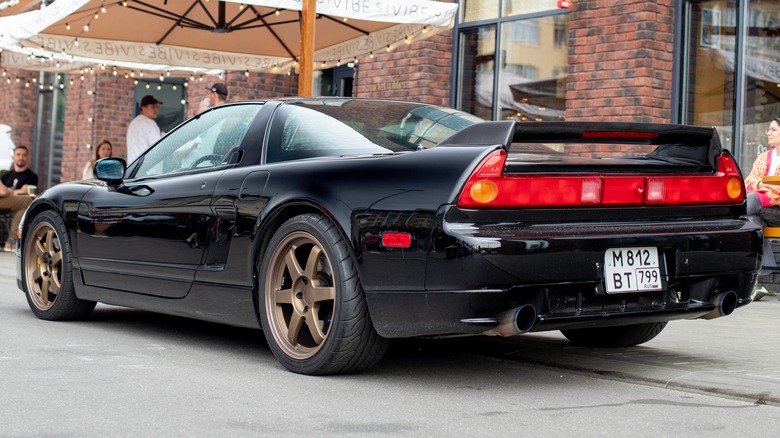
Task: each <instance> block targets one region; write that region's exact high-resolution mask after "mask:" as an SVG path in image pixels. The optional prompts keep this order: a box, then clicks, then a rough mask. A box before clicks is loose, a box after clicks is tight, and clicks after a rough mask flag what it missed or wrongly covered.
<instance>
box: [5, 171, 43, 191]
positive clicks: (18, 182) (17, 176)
mask: <svg viewBox="0 0 780 438" xmlns="http://www.w3.org/2000/svg"><path fill="white" fill-rule="evenodd" d="M2 181H3V184H5V186H6V187H8V188H9V189H11V190H18V189H20V188H21V187H22V186H23V185H25V184H30V185H33V186H37V185H38V175H36V174H35V172H33V171H32V170H30V169H27V170H25V171H24V172H17V171H15V170H12V171H9V172H6V173H5V175H3V177H2Z"/></svg>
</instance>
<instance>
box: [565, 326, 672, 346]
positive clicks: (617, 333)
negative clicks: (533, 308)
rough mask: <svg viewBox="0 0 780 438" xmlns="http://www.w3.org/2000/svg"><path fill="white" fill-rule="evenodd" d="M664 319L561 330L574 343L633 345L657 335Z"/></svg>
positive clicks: (586, 344)
mask: <svg viewBox="0 0 780 438" xmlns="http://www.w3.org/2000/svg"><path fill="white" fill-rule="evenodd" d="M664 327H666V321H663V322H648V323H643V324H631V325H619V326H615V327H596V328H587V329H571V330H561V333H563V336H566V338H567V339H568V340H569V341H571V342H572V343H573V344H574V345H579V346H583V347H596V348H619V347H633V346H635V345H639V344H644V343H645V342H647V341H649V340H651V339H653V338H654V337H656V336H658V335H659V334H660V333H661V331H662V330H663V329H664Z"/></svg>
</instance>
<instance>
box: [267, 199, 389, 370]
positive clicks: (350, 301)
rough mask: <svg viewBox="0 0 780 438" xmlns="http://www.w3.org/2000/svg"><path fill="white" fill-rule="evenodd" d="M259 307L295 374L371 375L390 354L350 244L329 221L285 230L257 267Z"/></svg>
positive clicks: (271, 341) (306, 219)
mask: <svg viewBox="0 0 780 438" xmlns="http://www.w3.org/2000/svg"><path fill="white" fill-rule="evenodd" d="M258 272H260V277H259V278H260V280H259V281H258V289H259V290H258V299H257V302H258V306H259V313H260V321H261V324H262V326H263V332H264V334H265V338H266V340H267V341H268V345H269V346H270V348H271V351H272V352H273V353H274V356H276V358H277V359H278V360H279V362H281V364H282V365H284V367H285V368H287V369H288V370H290V371H293V372H296V373H300V374H309V375H325V374H346V373H355V372H359V371H363V370H366V369H368V368H370V367H371V366H373V365H374V364H376V363H377V362H378V361H379V360H380V359H381V358H382V356H383V355H384V354H385V352H386V351H387V346H388V342H387V340H386V339H384V338H382V337H381V336H379V334H378V333H377V332H376V330H374V325H373V323H372V322H371V317H370V315H369V313H368V306H367V303H366V298H365V292H364V291H363V287H362V286H361V284H360V279H359V278H358V276H357V271H356V268H355V264H354V261H353V258H352V256H351V255H350V253H349V251H348V250H347V243H346V242H345V241H344V239H342V237H341V235H340V233H339V232H338V230H337V229H336V227H335V226H334V224H333V223H332V222H331V221H330V220H329V219H328V218H326V217H325V216H322V215H319V214H305V215H301V216H296V217H294V218H292V219H290V220H288V221H287V222H285V223H284V224H283V225H282V226H281V227H280V228H279V230H277V231H276V233H275V234H274V236H273V237H272V238H271V241H270V242H269V245H268V248H267V250H266V251H265V253H264V255H263V256H262V260H260V264H259V266H258Z"/></svg>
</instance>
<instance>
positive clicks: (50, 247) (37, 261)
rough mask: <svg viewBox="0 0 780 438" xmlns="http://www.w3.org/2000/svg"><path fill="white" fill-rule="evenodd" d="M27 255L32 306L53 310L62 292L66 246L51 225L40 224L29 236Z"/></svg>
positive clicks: (25, 263)
mask: <svg viewBox="0 0 780 438" xmlns="http://www.w3.org/2000/svg"><path fill="white" fill-rule="evenodd" d="M28 239H29V246H28V248H29V249H28V250H27V251H26V253H25V254H24V266H25V274H26V280H27V294H28V296H29V298H30V302H31V304H33V305H34V306H35V307H36V308H38V309H39V310H42V311H46V310H49V309H51V307H52V306H53V305H54V303H55V302H56V301H57V298H58V297H59V295H60V290H61V288H62V274H63V268H62V266H63V265H62V245H61V244H60V238H59V236H58V235H57V231H56V230H55V229H54V227H53V226H52V224H50V223H49V222H38V223H37V224H36V225H35V227H34V228H33V229H32V230H31V231H30V234H29V236H28Z"/></svg>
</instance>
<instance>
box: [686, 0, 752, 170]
mask: <svg viewBox="0 0 780 438" xmlns="http://www.w3.org/2000/svg"><path fill="white" fill-rule="evenodd" d="M730 7H731V8H734V7H736V6H734V5H731V6H730ZM690 10H691V14H690V16H689V17H688V20H689V25H688V29H690V34H689V37H688V41H687V44H688V48H687V49H688V50H687V52H688V53H689V54H690V55H689V59H688V74H687V75H686V79H685V80H686V81H687V86H686V91H687V92H686V103H687V105H686V108H685V113H684V115H683V119H684V120H683V122H684V123H689V124H694V125H699V126H715V127H717V128H718V131H719V132H720V134H721V139H722V141H723V142H724V146H725V147H732V146H731V144H730V143H731V134H732V129H731V126H732V123H733V114H734V113H733V102H734V91H735V90H734V48H735V44H736V41H735V35H736V19H735V18H733V17H735V15H734V14H732V13H725V11H726V1H725V0H721V1H705V2H699V3H692V4H691V9H690ZM729 17H732V18H729ZM751 162H752V160H751Z"/></svg>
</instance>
